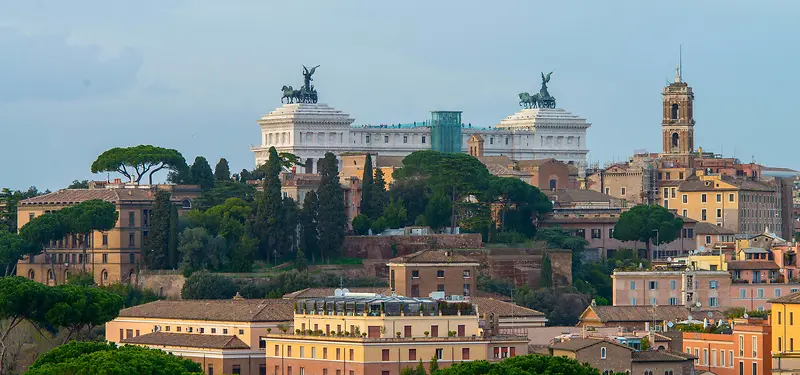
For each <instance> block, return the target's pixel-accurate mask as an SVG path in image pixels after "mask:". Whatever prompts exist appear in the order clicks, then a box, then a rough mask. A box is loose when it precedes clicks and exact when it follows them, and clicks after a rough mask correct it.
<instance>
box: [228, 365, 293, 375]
mask: <svg viewBox="0 0 800 375" xmlns="http://www.w3.org/2000/svg"><path fill="white" fill-rule="evenodd" d="M231 373H233V374H236V375H239V374H241V373H242V366H241V365H233V367H231ZM300 375H303V368H302V367H301V368H300Z"/></svg>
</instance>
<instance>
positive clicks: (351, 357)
mask: <svg viewBox="0 0 800 375" xmlns="http://www.w3.org/2000/svg"><path fill="white" fill-rule="evenodd" d="M353 357H355V355H353V349H350V360H351V361H352V360H353Z"/></svg>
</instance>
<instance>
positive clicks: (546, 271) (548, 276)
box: [539, 252, 553, 288]
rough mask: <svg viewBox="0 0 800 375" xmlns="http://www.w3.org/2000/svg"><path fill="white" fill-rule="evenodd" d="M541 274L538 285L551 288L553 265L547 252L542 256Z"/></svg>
mask: <svg viewBox="0 0 800 375" xmlns="http://www.w3.org/2000/svg"><path fill="white" fill-rule="evenodd" d="M541 272H542V274H541V275H540V276H539V287H542V288H552V287H553V265H552V264H550V257H549V256H547V252H545V253H544V257H542V271H541Z"/></svg>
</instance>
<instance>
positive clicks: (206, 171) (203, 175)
mask: <svg viewBox="0 0 800 375" xmlns="http://www.w3.org/2000/svg"><path fill="white" fill-rule="evenodd" d="M189 174H190V175H191V177H192V183H193V184H195V185H200V189H203V190H208V189H211V188H212V187H214V172H212V171H211V166H210V165H209V164H208V160H206V158H205V157H202V156H198V157H196V158H194V163H192V166H191V168H189Z"/></svg>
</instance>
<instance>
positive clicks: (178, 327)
mask: <svg viewBox="0 0 800 375" xmlns="http://www.w3.org/2000/svg"><path fill="white" fill-rule="evenodd" d="M182 329H183V327H181V326H177V327H175V330H176V331H178V332H180V331H181V330H182Z"/></svg>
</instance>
